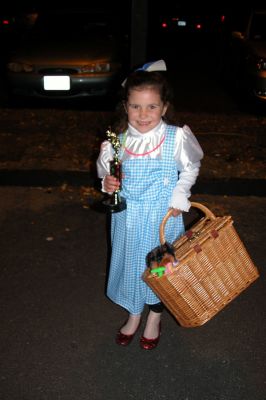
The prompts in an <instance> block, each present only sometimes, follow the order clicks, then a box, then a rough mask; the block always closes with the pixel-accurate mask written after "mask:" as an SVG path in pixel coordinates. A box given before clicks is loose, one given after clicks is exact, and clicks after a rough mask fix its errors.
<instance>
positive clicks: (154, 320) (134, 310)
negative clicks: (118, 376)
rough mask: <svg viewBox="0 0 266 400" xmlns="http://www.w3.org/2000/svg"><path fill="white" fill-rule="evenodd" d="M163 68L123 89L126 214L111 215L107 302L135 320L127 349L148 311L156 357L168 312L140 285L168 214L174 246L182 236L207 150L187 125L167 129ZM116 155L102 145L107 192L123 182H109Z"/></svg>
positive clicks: (124, 337)
mask: <svg viewBox="0 0 266 400" xmlns="http://www.w3.org/2000/svg"><path fill="white" fill-rule="evenodd" d="M162 71H166V65H165V63H164V61H163V60H159V61H156V62H152V63H148V64H145V65H144V66H143V67H142V68H140V69H138V70H136V71H134V72H133V73H131V75H130V76H129V77H128V78H127V79H126V80H125V81H124V82H123V85H122V86H123V91H124V95H123V101H122V105H123V108H124V115H125V116H126V119H125V124H124V126H123V124H120V125H121V130H120V132H123V133H122V134H121V135H120V142H121V148H120V156H119V157H120V160H121V161H122V171H123V182H122V190H121V196H122V197H124V198H125V199H126V203H127V208H126V210H124V211H121V212H118V213H113V214H112V223H111V243H112V256H111V265H110V272H109V277H108V285H107V296H108V297H109V298H110V299H111V300H112V301H113V302H114V303H116V304H118V305H120V306H122V307H123V308H125V309H126V310H127V311H128V313H129V315H128V319H127V321H126V322H125V324H124V325H123V326H122V327H121V328H120V329H119V330H118V332H117V334H116V343H117V344H119V345H122V346H126V345H128V344H129V343H130V342H131V341H132V339H133V337H134V335H135V333H136V331H137V330H138V328H139V326H140V322H141V314H142V312H143V310H144V307H145V305H146V304H147V305H148V307H149V313H148V316H147V321H146V325H145V329H144V332H143V334H142V336H141V338H140V346H141V348H143V349H145V350H150V349H154V348H155V347H156V346H157V344H158V342H159V338H160V334H161V314H162V310H163V305H162V304H161V303H160V300H159V298H158V297H157V296H156V295H155V294H154V292H153V291H152V290H151V289H150V288H149V287H148V286H147V285H146V283H145V282H144V281H143V280H142V274H143V272H144V270H145V269H146V262H145V259H146V255H147V253H148V252H150V251H151V250H152V249H153V248H155V247H156V246H158V245H159V244H160V241H159V226H160V223H161V221H162V219H163V217H164V216H165V214H166V213H167V211H168V209H169V208H172V209H173V216H174V217H175V218H170V219H169V220H168V223H167V225H166V228H165V239H166V240H167V241H168V242H170V243H172V242H173V241H174V240H176V239H177V238H178V237H179V236H180V235H181V234H183V233H184V225H183V218H182V212H184V211H185V212H186V211H188V210H189V208H190V202H189V200H188V198H189V196H190V194H191V193H190V189H191V187H192V185H193V184H194V183H195V181H196V178H197V176H198V174H199V168H200V160H201V159H202V157H203V152H202V149H201V147H200V145H199V143H198V141H197V139H196V138H195V136H194V135H193V133H192V132H191V130H190V128H189V127H188V126H187V125H185V126H183V127H178V126H174V125H170V124H169V123H167V111H169V105H170V100H171V90H170V86H169V84H168V82H167V80H166V78H165V76H164V72H162ZM113 154H114V149H113V147H112V145H111V143H110V142H109V141H107V140H106V141H104V142H103V143H102V145H101V150H100V154H99V157H98V160H97V171H98V176H99V178H102V190H103V192H107V193H113V192H114V191H115V190H117V189H118V188H119V184H120V183H119V181H118V179H117V178H115V177H114V176H111V175H110V172H109V171H110V161H111V160H112V159H113Z"/></svg>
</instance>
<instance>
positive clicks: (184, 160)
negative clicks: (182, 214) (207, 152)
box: [170, 125, 203, 211]
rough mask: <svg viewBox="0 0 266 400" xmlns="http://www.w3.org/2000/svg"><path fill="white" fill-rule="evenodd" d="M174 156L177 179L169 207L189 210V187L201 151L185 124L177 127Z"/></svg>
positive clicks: (198, 163) (201, 155)
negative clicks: (177, 173)
mask: <svg viewBox="0 0 266 400" xmlns="http://www.w3.org/2000/svg"><path fill="white" fill-rule="evenodd" d="M174 158H175V160H176V162H177V168H178V171H179V179H178V182H177V184H176V187H175V188H174V190H173V193H172V197H171V200H170V207H172V208H174V209H178V210H181V211H189V209H190V202H189V200H188V199H189V197H190V195H191V191H190V189H191V187H192V186H193V185H194V184H195V182H196V179H197V176H198V174H199V170H200V165H201V163H200V160H201V159H202V158H203V151H202V149H201V147H200V145H199V143H198V141H197V139H196V137H195V136H194V134H193V133H192V131H191V130H190V128H189V127H188V126H187V125H185V126H184V127H183V128H177V132H176V146H175V152H174Z"/></svg>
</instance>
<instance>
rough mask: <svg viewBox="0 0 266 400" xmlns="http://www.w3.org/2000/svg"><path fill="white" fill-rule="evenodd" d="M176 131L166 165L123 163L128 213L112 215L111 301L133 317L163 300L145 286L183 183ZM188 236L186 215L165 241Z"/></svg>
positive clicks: (170, 134)
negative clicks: (173, 199)
mask: <svg viewBox="0 0 266 400" xmlns="http://www.w3.org/2000/svg"><path fill="white" fill-rule="evenodd" d="M175 134H176V127H175V126H171V125H168V126H167V128H166V137H165V141H164V143H163V145H162V146H163V149H162V157H161V159H158V158H155V159H151V158H141V157H135V158H133V159H128V160H125V161H123V164H122V165H123V173H124V174H125V178H124V179H123V189H122V191H121V195H122V196H123V197H124V198H125V199H126V202H127V209H126V210H124V211H122V212H119V213H115V214H113V215H112V224H111V243H112V256H111V265H110V272H109V278H108V285H107V296H108V297H109V298H110V299H111V300H112V301H113V302H115V303H116V304H119V305H120V306H122V307H124V308H125V309H127V310H128V311H129V313H131V314H140V313H141V312H142V311H143V308H144V306H145V304H156V303H158V302H159V301H160V299H159V298H158V297H157V296H156V295H155V293H154V292H153V291H152V290H151V289H150V288H149V287H148V286H147V285H146V283H145V282H144V281H143V280H142V274H143V272H144V270H145V268H146V262H145V259H146V255H147V253H148V252H149V251H150V250H152V249H153V248H154V247H156V246H158V245H159V244H160V240H159V226H160V223H161V221H162V219H163V217H164V216H165V214H166V212H167V210H168V208H169V201H170V199H171V195H172V191H173V189H174V187H175V186H176V182H177V180H178V171H177V163H176V161H175V160H174V156H173V154H174V141H175ZM183 233H184V224H183V218H182V215H180V216H178V217H177V218H170V219H169V220H168V222H167V224H166V228H165V238H166V240H167V241H169V242H170V243H171V242H173V241H174V240H175V239H176V238H178V237H179V236H180V235H181V234H183Z"/></svg>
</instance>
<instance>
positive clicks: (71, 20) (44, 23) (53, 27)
mask: <svg viewBox="0 0 266 400" xmlns="http://www.w3.org/2000/svg"><path fill="white" fill-rule="evenodd" d="M111 33H112V29H111V21H109V20H108V18H103V17H102V16H101V17H97V16H94V15H90V14H76V13H73V14H68V13H65V14H64V13H62V14H43V15H39V17H38V18H37V21H36V23H35V25H34V27H33V29H32V31H31V35H32V36H33V37H36V38H38V39H48V38H52V39H55V40H56V39H59V38H63V39H67V38H69V39H74V38H76V37H79V38H80V37H87V38H92V37H94V36H95V35H97V37H99V35H100V36H108V35H110V34H111Z"/></svg>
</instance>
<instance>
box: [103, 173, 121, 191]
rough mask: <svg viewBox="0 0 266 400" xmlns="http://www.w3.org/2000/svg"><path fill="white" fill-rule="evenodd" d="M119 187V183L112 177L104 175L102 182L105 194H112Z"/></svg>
mask: <svg viewBox="0 0 266 400" xmlns="http://www.w3.org/2000/svg"><path fill="white" fill-rule="evenodd" d="M119 187H120V182H119V180H118V179H117V178H115V177H114V176H112V175H106V176H105V178H104V182H103V188H104V190H105V191H106V192H107V193H113V192H115V191H116V190H118V189H119Z"/></svg>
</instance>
